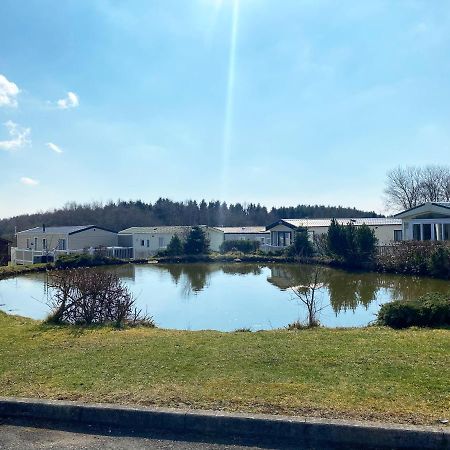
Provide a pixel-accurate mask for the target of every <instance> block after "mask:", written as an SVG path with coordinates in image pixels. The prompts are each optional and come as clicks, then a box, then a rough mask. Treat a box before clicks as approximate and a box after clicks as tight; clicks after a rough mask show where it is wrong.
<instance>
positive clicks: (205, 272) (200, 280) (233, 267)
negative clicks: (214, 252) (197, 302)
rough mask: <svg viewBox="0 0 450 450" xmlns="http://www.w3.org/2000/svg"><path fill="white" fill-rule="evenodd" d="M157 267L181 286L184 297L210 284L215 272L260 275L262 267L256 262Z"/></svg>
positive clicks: (159, 265)
mask: <svg viewBox="0 0 450 450" xmlns="http://www.w3.org/2000/svg"><path fill="white" fill-rule="evenodd" d="M157 267H158V268H159V269H164V270H165V271H167V272H169V274H170V276H171V278H172V280H173V282H174V283H175V284H176V285H178V284H180V285H181V286H182V292H183V295H184V296H185V297H189V296H190V295H191V294H194V295H195V294H197V293H198V292H201V291H203V290H204V289H205V288H206V287H208V286H209V285H210V282H211V276H212V274H213V273H215V272H223V273H225V274H230V275H260V274H261V273H262V268H261V267H260V266H258V265H257V264H245V263H243V264H239V263H233V264H164V265H163V264H158V266H157Z"/></svg>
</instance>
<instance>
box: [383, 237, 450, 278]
mask: <svg viewBox="0 0 450 450" xmlns="http://www.w3.org/2000/svg"><path fill="white" fill-rule="evenodd" d="M377 263H378V266H379V268H380V269H381V270H385V271H389V272H397V273H408V274H413V275H431V276H434V277H440V278H446V279H449V278H450V246H449V245H448V243H447V242H432V241H403V242H400V243H399V244H397V245H395V246H392V248H390V249H389V251H385V252H384V253H382V254H380V255H378V260H377Z"/></svg>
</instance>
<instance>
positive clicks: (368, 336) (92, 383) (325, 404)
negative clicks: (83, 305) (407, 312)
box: [0, 312, 450, 425]
mask: <svg viewBox="0 0 450 450" xmlns="http://www.w3.org/2000/svg"><path fill="white" fill-rule="evenodd" d="M0 327H1V329H2V333H0V356H1V357H0V386H1V388H0V395H4V396H18V397H40V398H47V399H66V400H80V401H86V402H105V401H108V402H110V403H117V404H140V405H156V406H173V407H189V408H198V409H220V410H226V411H241V412H250V413H252V412H262V413H269V414H287V415H304V416H309V417H324V418H338V419H358V420H376V421H389V422H396V423H409V424H427V425H432V424H438V423H439V420H441V419H445V418H447V419H448V404H449V402H450V393H449V391H448V379H449V378H450V369H449V368H450V339H449V337H450V331H449V330H442V329H441V330H430V329H410V330H403V331H395V330H391V329H387V328H381V327H369V328H361V329H324V328H319V329H312V330H305V331H296V332H295V331H287V330H273V331H263V332H258V333H237V332H235V333H221V332H214V331H195V332H194V331H174V330H163V329H145V328H135V329H126V330H122V331H115V330H112V329H110V328H101V329H83V328H76V327H63V328H58V327H50V326H44V325H42V324H41V323H40V322H38V321H34V320H31V319H25V318H22V317H18V316H8V315H6V314H3V313H1V312H0ZM318 342H320V346H319V345H317V343H318ZM111 374H113V376H112V375H111Z"/></svg>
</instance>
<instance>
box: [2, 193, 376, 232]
mask: <svg viewBox="0 0 450 450" xmlns="http://www.w3.org/2000/svg"><path fill="white" fill-rule="evenodd" d="M304 217H308V218H310V219H312V218H330V217H340V218H346V217H377V215H376V214H375V213H374V212H373V211H372V212H367V211H360V210H357V209H355V208H344V207H341V206H337V207H334V206H320V205H298V206H288V207H281V208H271V209H267V208H266V207H265V206H261V205H260V204H257V205H255V204H253V203H249V204H240V203H236V204H229V205H228V204H227V203H221V202H219V201H210V202H206V201H205V200H202V201H201V202H199V203H198V202H197V201H194V200H189V201H185V202H175V201H172V200H169V199H167V198H160V199H159V200H157V201H156V202H155V203H145V202H143V201H141V200H136V201H117V202H109V203H107V204H101V203H90V204H77V203H68V204H66V205H65V206H64V207H63V208H60V209H55V210H53V211H46V212H39V213H36V214H24V215H21V216H16V217H11V218H8V219H2V220H0V236H3V237H6V238H10V239H11V238H12V237H13V235H14V230H15V228H16V229H17V231H21V230H26V229H28V228H33V227H36V226H41V225H42V224H45V225H46V226H56V225H98V226H103V227H105V228H109V229H111V230H115V231H120V230H123V229H125V228H128V227H131V226H153V225H211V226H249V225H268V224H270V223H272V222H275V221H276V220H278V219H280V218H283V219H289V218H304Z"/></svg>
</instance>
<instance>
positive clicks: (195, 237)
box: [184, 227, 209, 255]
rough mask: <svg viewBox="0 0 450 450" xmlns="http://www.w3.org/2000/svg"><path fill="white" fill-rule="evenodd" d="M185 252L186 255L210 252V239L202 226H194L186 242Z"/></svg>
mask: <svg viewBox="0 0 450 450" xmlns="http://www.w3.org/2000/svg"><path fill="white" fill-rule="evenodd" d="M184 253H185V254H186V255H203V254H206V253H209V241H208V239H207V238H206V234H205V232H204V231H203V229H202V228H200V227H193V228H192V229H191V231H190V232H189V234H188V235H187V237H186V242H185V243H184Z"/></svg>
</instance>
